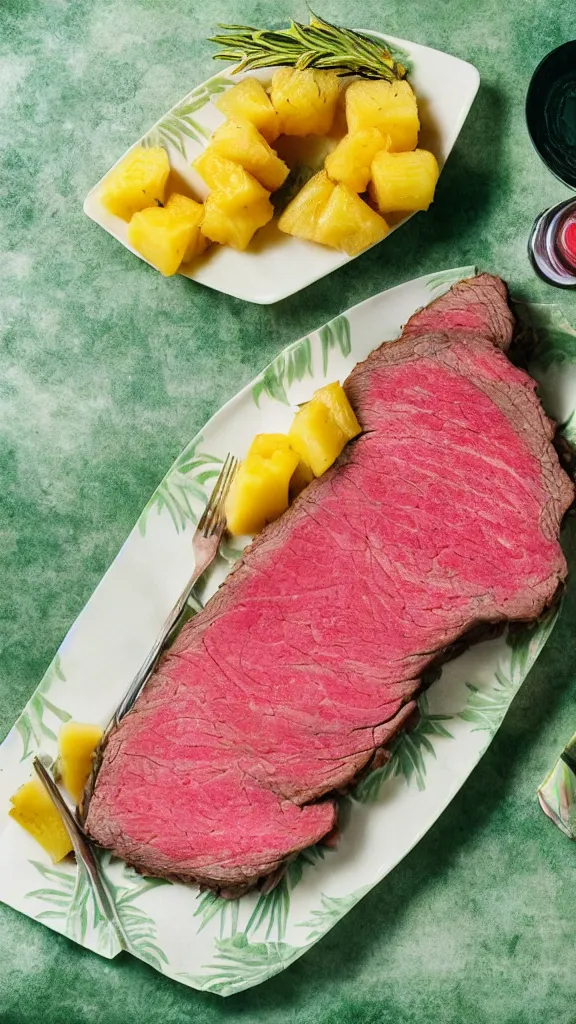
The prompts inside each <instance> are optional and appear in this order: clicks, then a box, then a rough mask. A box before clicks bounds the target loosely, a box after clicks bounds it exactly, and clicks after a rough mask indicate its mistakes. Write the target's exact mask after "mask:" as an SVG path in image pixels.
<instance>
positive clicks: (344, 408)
mask: <svg viewBox="0 0 576 1024" xmlns="http://www.w3.org/2000/svg"><path fill="white" fill-rule="evenodd" d="M312 400H313V401H314V402H322V405H325V406H326V408H327V409H328V410H329V412H330V415H331V416H332V419H333V420H334V422H335V423H336V424H337V425H338V426H339V427H340V430H341V431H342V433H343V434H345V435H346V437H347V438H348V440H349V441H350V440H351V439H352V438H353V437H357V435H358V434H360V433H361V432H362V427H361V426H360V424H359V423H358V420H357V419H356V414H355V412H354V410H353V408H352V406H351V405H350V402H349V401H348V395H347V394H346V392H345V391H344V388H343V387H342V385H341V384H340V383H339V382H338V381H335V382H334V383H333V384H325V385H324V387H322V388H318V390H317V391H315V392H314V394H313V396H312Z"/></svg>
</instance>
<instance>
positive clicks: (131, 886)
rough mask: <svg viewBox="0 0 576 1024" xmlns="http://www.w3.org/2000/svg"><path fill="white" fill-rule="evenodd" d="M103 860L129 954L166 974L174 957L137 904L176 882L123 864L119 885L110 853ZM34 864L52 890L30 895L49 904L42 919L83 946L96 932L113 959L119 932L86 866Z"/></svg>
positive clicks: (103, 950) (100, 944)
mask: <svg viewBox="0 0 576 1024" xmlns="http://www.w3.org/2000/svg"><path fill="white" fill-rule="evenodd" d="M97 856H99V859H100V867H101V869H102V871H103V873H104V874H105V875H106V880H107V883H108V887H109V889H110V892H111V895H112V898H113V900H114V905H115V907H116V910H117V913H118V917H119V920H120V924H121V925H122V930H123V932H124V935H125V936H126V940H127V948H128V951H129V952H130V953H133V954H134V956H137V957H139V958H140V959H141V960H145V961H146V963H148V964H150V965H151V966H152V967H155V968H156V969H157V970H162V965H163V964H166V963H168V958H167V956H166V954H165V953H164V951H163V950H162V949H161V948H160V946H159V945H158V943H157V941H156V927H155V924H154V920H153V918H152V917H150V916H149V915H148V914H146V912H145V911H144V910H143V909H142V907H140V906H138V905H137V902H136V901H137V900H138V898H139V897H140V896H142V895H143V894H144V893H146V892H148V891H149V890H150V889H155V888H156V887H157V886H159V885H169V884H170V883H169V882H167V881H166V879H162V878H143V877H142V876H141V875H137V874H136V872H135V871H133V870H132V869H131V868H128V867H127V866H126V865H122V869H121V870H122V878H121V882H120V883H119V884H114V883H113V882H112V881H111V880H110V877H109V873H108V871H107V868H109V867H110V864H111V863H112V858H111V857H110V855H109V854H106V853H103V854H99V855H98V854H97ZM117 863H119V862H117ZM30 864H32V866H33V867H35V868H36V870H37V871H38V872H39V873H40V875H42V877H43V878H45V879H46V881H47V882H48V883H49V885H48V886H45V887H43V888H39V889H32V890H30V892H28V893H27V894H26V898H27V899H36V900H40V901H41V902H42V903H46V904H47V909H46V910H43V911H41V912H40V913H39V914H36V918H37V920H39V921H47V922H48V921H59V922H60V923H61V925H62V931H63V932H64V934H65V935H67V936H68V938H70V939H72V940H73V941H75V942H78V943H80V945H84V944H85V942H86V938H87V936H88V934H89V932H91V931H93V932H95V933H96V935H97V948H98V952H99V953H101V954H102V955H103V956H112V955H114V953H115V952H119V950H118V939H117V937H116V934H115V932H114V929H113V928H112V927H111V925H110V922H109V921H108V920H107V919H106V918H105V917H103V915H102V914H101V912H100V910H99V908H98V905H97V903H96V901H95V899H94V890H93V888H92V885H91V882H90V878H89V876H88V874H87V872H86V869H85V868H84V866H83V865H82V864H80V863H78V864H77V867H76V872H75V873H71V872H69V871H65V870H61V869H59V868H53V867H47V866H46V865H45V864H42V863H41V862H40V861H36V860H31V861H30Z"/></svg>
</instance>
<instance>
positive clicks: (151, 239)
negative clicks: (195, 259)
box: [128, 206, 195, 277]
mask: <svg viewBox="0 0 576 1024" xmlns="http://www.w3.org/2000/svg"><path fill="white" fill-rule="evenodd" d="M194 232H195V228H194V227H193V225H192V224H191V223H190V221H189V220H186V219H183V218H182V217H175V216H174V214H173V213H171V212H170V211H169V210H167V209H166V208H165V207H160V206H153V207H150V209H148V210H141V211H140V213H135V214H134V216H133V217H132V220H131V221H130V224H129V226H128V241H129V242H130V245H131V246H132V248H133V249H136V252H139V253H140V255H141V256H143V257H144V259H145V260H148V262H149V263H151V264H152V266H154V267H156V269H157V270H159V271H160V273H161V274H164V277H171V276H172V274H175V273H176V271H177V270H178V267H179V266H180V264H181V263H182V260H183V259H184V256H185V254H186V252H187V250H188V246H189V245H190V241H191V239H192V238H193V236H194Z"/></svg>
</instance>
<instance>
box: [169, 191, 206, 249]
mask: <svg viewBox="0 0 576 1024" xmlns="http://www.w3.org/2000/svg"><path fill="white" fill-rule="evenodd" d="M165 209H166V210H168V212H169V213H171V214H173V215H174V216H175V217H177V218H179V219H181V220H183V221H184V220H186V221H188V223H189V224H190V225H191V226H192V228H193V231H192V235H191V237H190V241H189V242H188V247H187V249H186V252H185V253H184V256H183V257H182V263H189V262H190V260H193V259H195V257H196V256H200V254H201V253H203V252H204V250H205V249H206V247H207V245H208V239H207V238H205V237H204V235H203V234H202V232H201V230H200V228H201V226H202V221H203V219H204V207H203V205H202V203H197V202H196V201H195V200H194V199H189V198H188V196H182V195H180V193H179V192H173V193H172V195H171V196H170V197H169V199H168V202H167V203H166V206H165Z"/></svg>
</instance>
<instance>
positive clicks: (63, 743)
mask: <svg viewBox="0 0 576 1024" xmlns="http://www.w3.org/2000/svg"><path fill="white" fill-rule="evenodd" d="M102 735H103V733H102V729H101V728H100V726H99V725H84V724H83V723H82V722H66V724H65V725H63V726H62V728H61V729H60V735H59V737H58V753H59V757H58V774H59V776H60V778H61V780H62V785H63V786H64V789H65V790H66V792H67V793H69V794H70V796H71V797H72V799H73V800H74V803H76V804H77V803H79V801H80V797H81V796H82V793H83V792H84V786H85V785H86V783H87V782H88V776H89V775H90V772H91V770H92V757H93V755H94V751H95V750H96V747H97V746H98V744H99V743H100V740H101V739H102Z"/></svg>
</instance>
